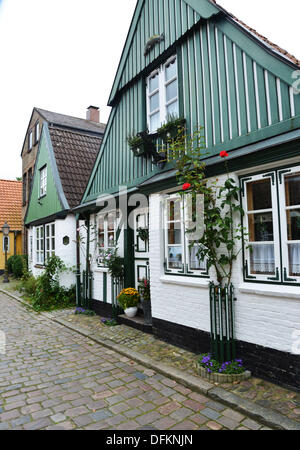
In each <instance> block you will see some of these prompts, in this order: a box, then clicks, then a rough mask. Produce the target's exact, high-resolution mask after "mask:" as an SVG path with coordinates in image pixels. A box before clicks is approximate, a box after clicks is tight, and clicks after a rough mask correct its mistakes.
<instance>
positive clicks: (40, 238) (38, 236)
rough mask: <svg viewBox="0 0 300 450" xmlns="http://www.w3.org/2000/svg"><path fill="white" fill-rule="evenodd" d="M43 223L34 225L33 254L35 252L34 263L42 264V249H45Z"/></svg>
mask: <svg viewBox="0 0 300 450" xmlns="http://www.w3.org/2000/svg"><path fill="white" fill-rule="evenodd" d="M44 237H45V236H44V225H40V226H38V227H35V252H36V253H35V254H36V263H37V264H41V265H43V264H44V250H45V241H44Z"/></svg>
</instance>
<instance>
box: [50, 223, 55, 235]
mask: <svg viewBox="0 0 300 450" xmlns="http://www.w3.org/2000/svg"><path fill="white" fill-rule="evenodd" d="M51 233H52V237H53V236H55V225H54V224H53V225H51Z"/></svg>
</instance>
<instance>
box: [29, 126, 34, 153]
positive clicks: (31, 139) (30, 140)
mask: <svg viewBox="0 0 300 450" xmlns="http://www.w3.org/2000/svg"><path fill="white" fill-rule="evenodd" d="M32 145H33V130H30V131H29V134H28V151H30V150H32Z"/></svg>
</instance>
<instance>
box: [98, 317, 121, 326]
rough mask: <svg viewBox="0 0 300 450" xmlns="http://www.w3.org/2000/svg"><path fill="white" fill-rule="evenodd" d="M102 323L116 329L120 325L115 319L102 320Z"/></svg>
mask: <svg viewBox="0 0 300 450" xmlns="http://www.w3.org/2000/svg"><path fill="white" fill-rule="evenodd" d="M101 323H103V325H106V326H107V327H115V326H117V325H118V322H117V321H116V320H115V319H101Z"/></svg>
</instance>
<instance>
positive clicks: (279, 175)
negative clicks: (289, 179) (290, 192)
mask: <svg viewBox="0 0 300 450" xmlns="http://www.w3.org/2000/svg"><path fill="white" fill-rule="evenodd" d="M290 172H291V169H285V170H280V171H279V172H278V177H279V184H282V175H284V174H285V173H290Z"/></svg>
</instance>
